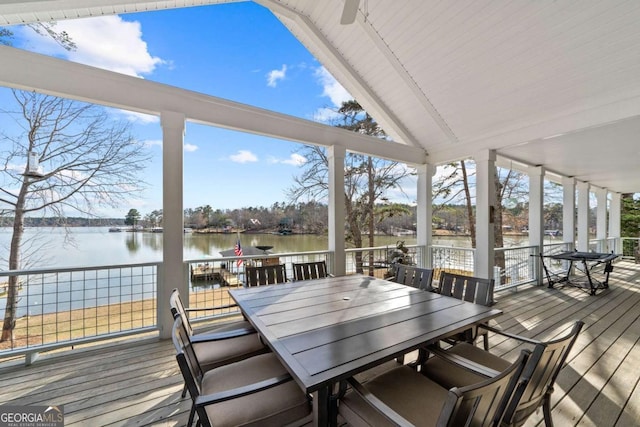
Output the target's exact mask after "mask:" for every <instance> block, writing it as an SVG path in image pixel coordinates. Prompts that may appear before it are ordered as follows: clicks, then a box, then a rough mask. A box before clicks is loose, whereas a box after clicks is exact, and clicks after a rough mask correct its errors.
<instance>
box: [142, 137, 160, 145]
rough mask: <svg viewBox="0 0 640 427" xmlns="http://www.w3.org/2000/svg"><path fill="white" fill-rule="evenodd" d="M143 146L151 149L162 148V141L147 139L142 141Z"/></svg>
mask: <svg viewBox="0 0 640 427" xmlns="http://www.w3.org/2000/svg"><path fill="white" fill-rule="evenodd" d="M143 143H144V146H145V147H153V146H155V145H157V146H158V147H162V140H161V139H147V140H145V141H143Z"/></svg>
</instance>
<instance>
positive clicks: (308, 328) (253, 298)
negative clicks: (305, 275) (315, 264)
mask: <svg viewBox="0 0 640 427" xmlns="http://www.w3.org/2000/svg"><path fill="white" fill-rule="evenodd" d="M229 294H230V295H231V297H232V298H233V299H234V300H235V301H236V302H237V303H238V306H239V307H240V309H241V311H242V313H243V314H244V316H245V317H246V318H247V319H248V320H249V322H251V324H252V325H253V326H254V327H255V329H256V330H257V331H258V333H259V334H260V335H261V336H262V338H263V340H264V341H265V342H266V343H267V344H268V345H269V347H270V348H271V350H273V352H274V353H275V354H276V355H277V356H278V358H279V359H280V361H281V362H282V363H283V365H284V366H285V367H286V368H287V370H288V371H289V373H290V374H291V375H292V377H293V378H294V380H295V381H296V382H297V383H298V385H299V386H300V387H301V388H302V389H303V390H305V391H306V392H307V393H310V394H311V395H312V396H313V411H314V425H319V426H325V425H328V424H329V421H330V419H329V418H330V416H329V406H330V405H329V401H330V397H331V393H332V390H333V388H334V385H335V384H337V383H338V382H339V381H341V380H344V379H347V378H349V377H351V376H353V375H355V374H358V373H360V372H363V371H365V370H367V369H369V368H372V367H374V366H377V365H379V364H382V363H384V362H386V361H389V360H393V359H394V358H396V357H399V356H401V355H403V354H405V353H408V352H411V351H413V350H415V349H418V348H420V347H422V346H424V345H425V344H429V343H433V342H436V341H438V340H439V339H441V338H443V337H446V336H449V335H451V334H454V333H457V332H460V331H463V330H466V329H468V328H469V327H473V326H474V325H477V324H479V323H482V322H486V321H488V320H490V319H492V318H494V317H496V316H499V315H500V314H501V313H502V312H501V311H500V310H497V309H495V308H491V307H486V306H482V305H478V304H472V303H468V302H463V301H460V300H458V299H455V298H451V297H446V296H442V295H440V294H437V293H434V292H426V291H422V290H419V289H415V288H412V287H409V286H405V285H402V284H398V283H394V282H390V281H387V280H382V279H376V278H373V277H368V276H363V275H349V276H342V277H327V278H324V279H317V280H307V281H299V282H291V283H285V284H278V285H270V286H259V287H254V288H246V289H234V290H230V291H229Z"/></svg>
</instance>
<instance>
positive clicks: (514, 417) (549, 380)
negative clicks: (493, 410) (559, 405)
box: [505, 321, 584, 425]
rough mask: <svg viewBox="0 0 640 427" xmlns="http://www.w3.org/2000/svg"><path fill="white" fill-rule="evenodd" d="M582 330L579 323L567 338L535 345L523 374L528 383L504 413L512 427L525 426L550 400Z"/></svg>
mask: <svg viewBox="0 0 640 427" xmlns="http://www.w3.org/2000/svg"><path fill="white" fill-rule="evenodd" d="M583 326H584V323H583V322H582V321H578V322H576V323H575V324H574V325H573V328H571V331H570V332H569V333H568V334H567V335H565V336H564V337H562V338H558V339H556V340H553V341H549V342H542V343H539V344H537V345H536V347H535V348H534V350H533V353H532V355H531V357H530V358H529V362H528V364H527V366H526V367H525V370H524V372H523V374H522V375H523V377H526V378H529V380H528V382H527V383H526V384H523V385H521V386H520V387H518V389H516V392H515V394H514V397H513V400H512V402H511V403H510V404H509V407H508V408H507V411H506V413H505V422H508V423H509V424H510V425H520V424H522V423H524V421H525V420H526V419H527V418H528V417H529V416H530V415H531V414H532V413H534V412H535V411H536V410H537V409H538V408H539V407H540V406H541V405H542V403H543V400H544V399H545V398H547V399H548V398H549V397H550V395H551V393H552V392H553V385H554V383H555V380H556V378H557V377H558V374H559V373H560V370H561V369H562V367H563V366H564V364H565V362H566V360H567V357H568V356H569V352H570V351H571V348H572V347H573V345H574V343H575V342H576V339H577V338H578V334H579V333H580V330H581V329H582V327H583Z"/></svg>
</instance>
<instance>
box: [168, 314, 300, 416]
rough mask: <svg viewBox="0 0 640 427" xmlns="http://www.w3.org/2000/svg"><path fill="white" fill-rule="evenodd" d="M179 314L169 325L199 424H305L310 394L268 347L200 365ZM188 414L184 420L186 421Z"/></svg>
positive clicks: (177, 358) (177, 357) (179, 364)
mask: <svg viewBox="0 0 640 427" xmlns="http://www.w3.org/2000/svg"><path fill="white" fill-rule="evenodd" d="M185 331H186V329H185V328H184V325H182V319H181V318H180V317H179V316H178V317H176V319H175V322H174V324H173V330H172V338H173V343H174V345H175V348H176V360H177V361H178V366H179V367H180V372H182V376H183V377H184V380H185V383H186V384H187V388H188V389H189V394H190V395H191V400H192V402H193V406H192V407H193V408H194V409H195V411H196V413H197V414H198V425H199V426H204V427H209V426H211V425H216V426H246V425H252V426H253V425H274V426H280V425H304V424H305V423H308V422H309V421H310V420H311V403H310V400H309V397H308V396H307V395H306V394H305V393H304V392H303V391H302V390H301V389H300V387H298V385H297V384H296V383H295V381H293V379H292V377H291V375H289V374H288V373H287V370H286V369H285V368H284V366H283V365H282V364H281V363H280V362H279V361H278V359H277V357H276V356H275V354H273V353H265V354H261V355H258V356H254V357H251V358H248V359H244V360H241V361H238V362H235V363H230V364H228V365H224V366H220V367H218V368H215V369H211V370H208V371H204V370H203V369H202V367H201V365H200V363H199V362H198V357H197V356H196V352H195V351H194V348H193V346H192V343H191V341H190V337H189V335H188V334H187V333H186V332H185ZM192 422H193V418H192V417H190V418H189V423H188V424H187V426H189V427H190V426H191V424H192Z"/></svg>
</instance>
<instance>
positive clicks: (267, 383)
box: [196, 374, 293, 406]
mask: <svg viewBox="0 0 640 427" xmlns="http://www.w3.org/2000/svg"><path fill="white" fill-rule="evenodd" d="M292 379H293V378H292V377H291V375H289V374H284V375H280V376H278V377H273V378H269V379H267V380H264V381H259V382H257V383H253V384H249V385H246V386H243V387H236V388H233V389H231V390H225V391H221V392H218V393H213V394H205V395H202V396H198V397H197V398H196V406H207V405H212V404H214V403H220V402H225V401H227V400H231V399H237V398H239V397H243V396H248V395H250V394H254V393H257V392H259V391H262V390H267V389H270V388H273V387H275V386H278V385H280V384H284V383H286V382H289V381H291V380H292Z"/></svg>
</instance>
